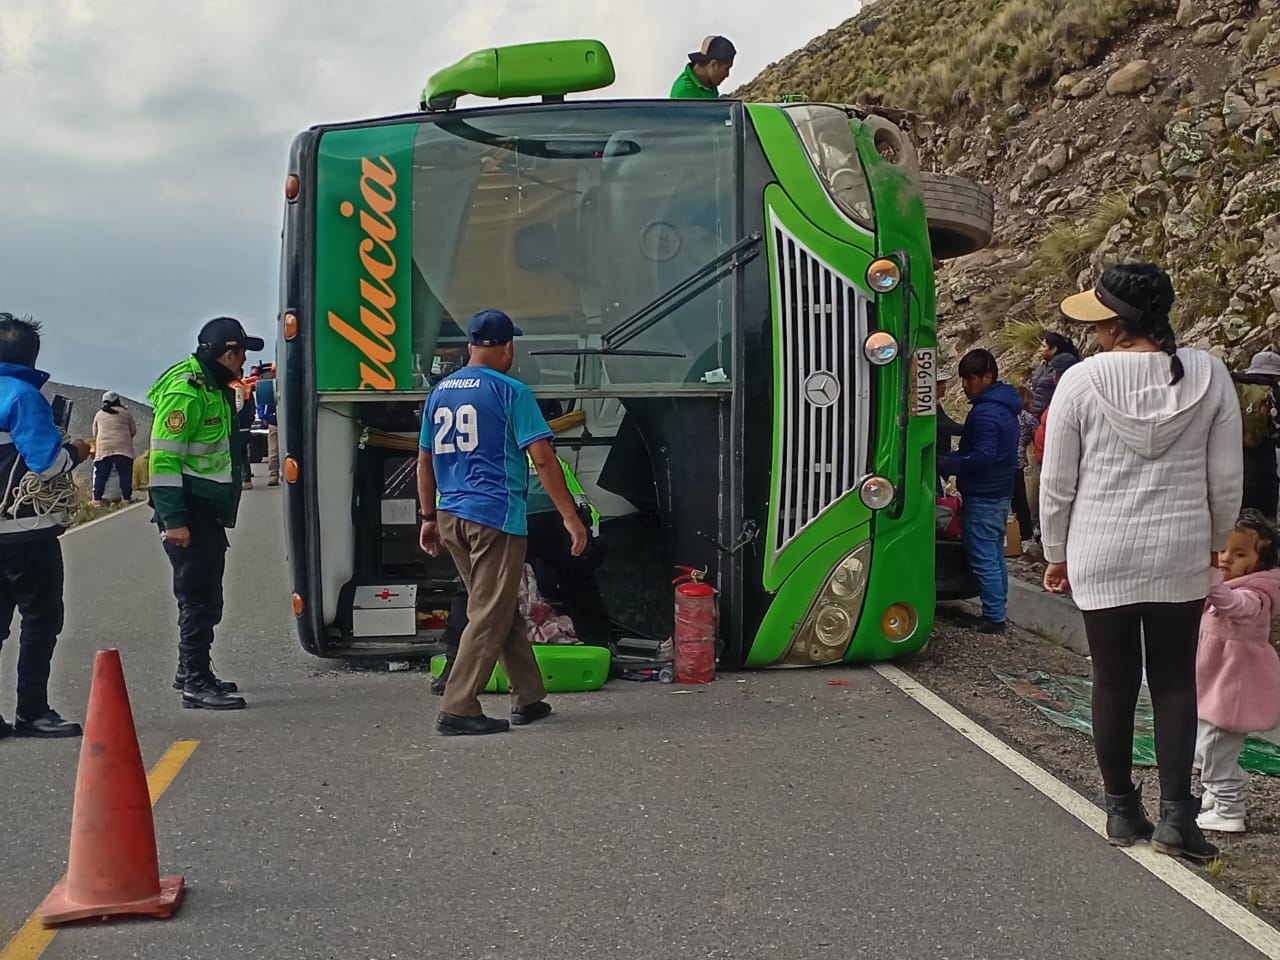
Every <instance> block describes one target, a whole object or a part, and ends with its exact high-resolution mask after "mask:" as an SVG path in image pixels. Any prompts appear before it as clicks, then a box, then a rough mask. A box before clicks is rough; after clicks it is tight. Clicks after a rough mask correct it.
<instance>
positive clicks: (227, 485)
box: [147, 355, 244, 529]
mask: <svg viewBox="0 0 1280 960" xmlns="http://www.w3.org/2000/svg"><path fill="white" fill-rule="evenodd" d="M147 400H148V401H150V403H151V405H152V406H153V407H154V408H155V420H154V423H153V425H152V428H151V455H150V468H151V477H150V501H151V506H152V507H153V508H154V509H155V511H156V514H157V515H158V517H159V520H160V522H161V524H163V526H164V528H165V529H173V528H175V527H185V526H186V525H187V511H188V509H189V508H190V507H191V506H192V504H193V501H200V502H201V503H202V504H203V505H204V506H206V507H208V508H209V509H211V510H212V511H213V512H214V514H215V515H216V516H217V518H218V520H219V521H220V522H221V523H222V525H223V526H224V527H234V526H235V524H236V514H237V512H238V511H239V507H240V484H241V482H242V475H243V471H244V464H243V463H241V462H240V461H241V457H242V453H241V447H240V444H239V443H234V444H233V443H232V442H231V436H232V432H233V431H234V430H235V429H236V426H237V425H236V413H235V401H234V398H233V395H232V393H231V391H230V390H229V389H224V388H223V387H221V386H220V385H219V384H218V381H217V380H216V379H214V375H213V372H212V371H210V370H209V369H207V368H206V367H205V365H204V364H203V363H201V361H200V359H199V358H198V357H196V356H195V355H192V356H190V357H188V358H187V359H186V360H183V361H182V362H181V363H179V364H177V365H175V366H173V367H170V368H169V369H168V370H166V371H165V372H164V374H163V375H162V376H161V377H160V379H159V380H157V381H156V383H155V385H154V386H153V387H152V388H151V389H150V390H149V391H148V392H147Z"/></svg>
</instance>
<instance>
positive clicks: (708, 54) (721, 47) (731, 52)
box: [689, 37, 738, 63]
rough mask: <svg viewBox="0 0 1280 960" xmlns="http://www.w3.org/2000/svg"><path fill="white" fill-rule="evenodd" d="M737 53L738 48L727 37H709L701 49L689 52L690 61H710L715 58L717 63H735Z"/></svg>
mask: <svg viewBox="0 0 1280 960" xmlns="http://www.w3.org/2000/svg"><path fill="white" fill-rule="evenodd" d="M737 55H738V51H737V49H736V48H735V47H734V45H733V44H732V43H730V42H729V39H728V38H727V37H707V38H706V39H705V40H703V41H702V49H701V50H697V51H695V52H694V53H691V54H689V62H690V63H708V62H709V61H711V60H715V61H716V62H717V63H733V58H734V57H736V56H737Z"/></svg>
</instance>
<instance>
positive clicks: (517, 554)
mask: <svg viewBox="0 0 1280 960" xmlns="http://www.w3.org/2000/svg"><path fill="white" fill-rule="evenodd" d="M520 332H521V331H520V330H519V328H518V327H516V326H515V324H513V323H512V322H511V318H510V317H508V316H507V315H506V314H505V313H503V312H502V311H500V310H481V311H480V312H479V313H477V314H476V315H475V316H473V317H472V318H471V319H470V320H469V321H468V322H467V340H468V344H469V346H468V353H469V356H470V362H469V363H468V364H467V366H465V367H463V368H462V369H461V370H458V371H456V372H454V373H451V374H449V376H447V377H445V378H444V379H443V380H441V381H440V382H439V383H438V384H436V386H435V388H434V389H433V390H432V391H431V395H430V396H429V397H428V398H427V403H426V408H425V410H424V411H423V417H422V437H421V440H420V443H419V447H420V448H419V452H418V504H419V509H420V510H421V512H422V528H421V532H420V535H419V542H420V543H421V545H422V549H423V550H425V551H426V552H427V553H428V554H430V555H431V556H433V557H434V556H439V554H440V546H441V544H443V545H444V546H445V548H446V549H448V551H449V555H450V556H451V557H452V558H453V562H454V564H455V565H456V566H457V568H458V573H459V575H460V576H461V577H462V582H463V584H464V585H465V586H466V589H467V626H466V628H465V629H464V630H463V631H462V637H461V639H460V641H459V646H458V656H457V659H456V661H454V664H453V669H452V670H451V671H450V678H449V683H448V685H447V687H446V688H445V694H444V703H443V705H442V709H441V711H440V714H439V716H438V717H437V718H436V730H437V732H439V733H441V734H445V735H455V736H456V735H468V736H469V735H475V734H488V733H501V732H503V731H505V730H507V729H508V728H509V726H510V724H509V723H508V721H506V720H502V719H498V718H494V717H486V716H485V715H484V711H483V710H482V709H481V707H480V698H479V693H480V691H481V690H483V689H484V687H485V684H486V683H488V681H489V677H490V675H491V674H492V673H493V668H494V665H495V664H496V663H497V662H498V661H501V662H502V668H503V670H504V671H505V673H506V675H507V679H508V680H509V682H510V686H511V700H512V709H511V721H510V722H511V723H515V724H516V725H523V724H527V723H533V722H534V721H536V720H541V719H543V718H544V717H547V716H549V715H550V714H551V705H550V704H549V703H547V702H546V700H545V697H546V688H545V687H544V686H543V682H542V671H541V669H540V668H539V667H538V661H537V660H536V659H535V658H534V655H533V647H532V646H531V645H530V643H529V638H528V636H527V634H526V633H525V628H524V620H523V618H521V617H520V616H519V615H518V613H517V610H516V595H517V594H518V592H519V589H520V581H521V579H522V577H523V574H524V561H525V551H526V537H527V534H528V525H527V521H526V516H525V509H526V498H527V496H528V488H529V473H528V469H527V467H526V459H525V457H526V454H527V455H528V456H529V457H531V458H532V459H533V463H534V467H535V469H536V470H537V472H538V477H539V479H540V480H541V481H542V485H543V486H544V487H545V488H546V491H547V493H548V495H549V496H550V497H551V500H552V502H553V503H554V504H555V505H556V509H557V510H558V511H559V513H560V517H561V520H562V522H563V524H564V528H565V530H566V531H567V532H568V534H569V538H570V543H571V546H570V551H571V552H572V554H573V555H574V556H575V557H576V556H581V555H582V552H583V550H585V549H586V546H587V530H586V527H585V526H584V525H583V523H582V519H581V518H580V517H579V516H578V511H577V504H575V503H574V501H573V497H572V496H570V494H569V490H568V488H567V486H566V485H565V480H564V474H563V473H562V472H561V469H560V465H559V463H558V462H557V459H556V455H555V451H554V449H552V446H551V435H552V434H551V428H550V427H548V426H547V421H546V420H545V419H544V418H543V416H542V413H541V412H540V411H539V410H538V404H537V402H536V401H535V400H534V398H533V394H532V393H531V392H530V390H529V388H528V387H526V386H525V385H524V384H523V383H521V382H520V381H519V380H515V379H513V378H512V377H509V376H507V373H508V371H510V370H511V366H512V363H513V362H514V359H515V343H514V341H515V338H516V337H518V336H520ZM437 489H438V490H439V497H440V498H439V506H438V507H437V505H436V504H437V501H436V492H437Z"/></svg>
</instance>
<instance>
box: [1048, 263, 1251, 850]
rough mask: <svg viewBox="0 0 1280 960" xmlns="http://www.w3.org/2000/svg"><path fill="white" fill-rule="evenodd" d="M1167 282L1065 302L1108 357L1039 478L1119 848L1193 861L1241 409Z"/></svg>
mask: <svg viewBox="0 0 1280 960" xmlns="http://www.w3.org/2000/svg"><path fill="white" fill-rule="evenodd" d="M1173 301H1174V292H1173V283H1172V281H1171V280H1170V279H1169V275H1168V274H1167V273H1165V272H1164V271H1163V270H1161V269H1160V268H1159V267H1157V266H1155V265H1154V264H1150V263H1128V264H1120V265H1118V266H1114V267H1109V268H1108V269H1107V270H1106V271H1105V272H1104V273H1103V274H1102V276H1101V278H1100V279H1099V280H1098V282H1097V284H1096V285H1095V287H1094V288H1093V289H1092V290H1086V291H1084V292H1083V293H1077V294H1075V295H1073V296H1071V297H1068V298H1067V299H1066V300H1064V301H1063V302H1062V305H1061V309H1062V313H1063V314H1064V315H1065V316H1066V317H1067V318H1068V319H1071V320H1076V321H1078V322H1080V323H1088V324H1090V325H1092V326H1093V329H1094V335H1095V337H1096V338H1097V341H1098V346H1099V347H1100V348H1101V350H1102V352H1101V353H1099V354H1097V355H1096V356H1092V357H1089V358H1088V359H1087V360H1083V361H1081V362H1080V363H1078V364H1076V365H1075V366H1074V367H1072V368H1071V369H1070V370H1068V371H1067V372H1066V373H1065V374H1064V375H1063V377H1062V379H1061V380H1060V381H1059V382H1058V386H1057V389H1056V390H1055V391H1054V395H1053V405H1052V407H1051V413H1050V416H1049V418H1048V420H1047V435H1046V440H1045V457H1044V469H1043V471H1042V473H1041V479H1040V523H1041V543H1042V546H1043V548H1044V556H1045V559H1046V560H1047V561H1048V562H1049V565H1048V567H1047V568H1046V570H1045V574H1044V586H1045V589H1047V590H1049V591H1051V592H1053V593H1066V592H1067V591H1068V590H1069V591H1070V592H1071V596H1072V599H1073V600H1074V601H1075V604H1076V606H1077V607H1079V608H1080V610H1081V613H1082V615H1083V618H1084V628H1085V635H1086V637H1087V639H1088V642H1089V653H1090V654H1091V656H1092V663H1093V734H1094V750H1095V752H1096V753H1097V757H1098V769H1099V771H1100V772H1101V774H1102V781H1103V784H1104V786H1105V789H1106V808H1107V826H1106V831H1107V839H1108V841H1109V842H1110V843H1112V844H1113V845H1116V846H1129V845H1131V844H1132V843H1133V842H1134V841H1135V840H1147V839H1149V840H1151V841H1152V845H1153V847H1154V848H1155V849H1156V850H1157V851H1158V852H1160V853H1166V854H1171V855H1181V856H1185V857H1188V858H1190V859H1193V860H1197V861H1202V862H1203V861H1208V860H1211V859H1212V858H1213V857H1214V856H1215V855H1216V854H1217V849H1216V848H1215V847H1214V846H1213V844H1211V843H1209V842H1208V841H1207V840H1205V838H1204V834H1203V833H1201V831H1200V827H1199V826H1198V825H1197V824H1196V817H1197V816H1198V814H1199V813H1200V803H1199V801H1198V800H1196V799H1194V798H1193V797H1192V795H1191V769H1192V766H1193V762H1194V759H1195V749H1196V726H1197V713H1196V647H1197V643H1198V638H1199V630H1200V617H1201V614H1202V613H1203V611H1204V602H1205V598H1206V597H1207V596H1208V595H1209V586H1210V583H1209V580H1210V570H1211V568H1213V567H1215V566H1217V552H1218V551H1220V550H1222V549H1223V548H1224V547H1226V545H1227V541H1228V539H1229V537H1230V536H1231V531H1232V529H1233V528H1234V526H1235V524H1236V518H1237V515H1238V514H1239V511H1240V494H1241V488H1242V486H1243V483H1242V479H1241V472H1240V407H1239V404H1238V403H1237V401H1236V395H1235V390H1234V389H1233V388H1232V383H1231V375H1230V374H1229V373H1228V372H1227V368H1226V365H1225V364H1223V363H1222V361H1221V360H1218V359H1217V358H1215V357H1213V356H1212V355H1210V354H1208V353H1206V352H1205V351H1203V350H1193V349H1189V348H1186V347H1181V348H1180V347H1179V346H1178V344H1177V340H1176V339H1175V337H1174V332H1173V327H1172V326H1171V324H1170V322H1169V311H1170V310H1171V309H1172V307H1173ZM1144 640H1145V643H1146V651H1147V656H1146V676H1147V683H1148V685H1149V686H1150V688H1151V703H1152V708H1153V711H1154V714H1155V730H1156V734H1155V739H1156V760H1157V763H1158V767H1159V774H1160V821H1159V823H1158V824H1156V825H1153V824H1152V823H1151V821H1150V820H1149V819H1148V817H1147V813H1146V810H1145V809H1144V807H1143V804H1142V794H1141V790H1140V788H1139V787H1136V786H1134V783H1133V721H1134V710H1135V708H1136V706H1137V703H1138V693H1139V690H1140V688H1141V686H1142V673H1143V656H1142V650H1143V643H1144Z"/></svg>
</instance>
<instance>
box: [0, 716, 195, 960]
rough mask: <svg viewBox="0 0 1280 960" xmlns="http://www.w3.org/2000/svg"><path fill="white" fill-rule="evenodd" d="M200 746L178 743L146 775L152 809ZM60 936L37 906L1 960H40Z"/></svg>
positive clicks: (192, 741) (6, 946) (171, 745)
mask: <svg viewBox="0 0 1280 960" xmlns="http://www.w3.org/2000/svg"><path fill="white" fill-rule="evenodd" d="M199 745H200V741H199V740H175V741H174V742H173V743H172V744H170V745H169V749H168V750H166V751H165V752H164V755H163V756H162V757H161V758H160V759H159V760H157V761H156V765H155V766H154V767H152V768H151V771H150V772H149V773H148V774H147V790H148V791H149V792H150V793H151V805H152V806H153V807H154V806H155V805H156V801H157V800H159V799H160V797H161V795H162V794H163V793H164V792H165V791H166V790H168V789H169V785H170V784H171V783H173V781H174V778H175V777H177V776H178V771H180V770H181V769H182V767H183V765H184V764H185V763H186V762H187V761H188V760H190V759H191V754H193V753H195V750H196V747H198V746H199ZM63 879H65V876H64V877H59V878H58V882H59V883H61V882H62V880H63ZM57 933H58V929H57V928H56V927H55V928H53V929H52V930H46V929H45V928H44V927H42V926H41V925H40V908H39V907H37V908H36V909H35V911H33V912H32V914H31V916H29V917H27V922H26V923H24V924H23V925H22V927H21V929H19V930H18V932H17V933H15V934H14V935H13V939H12V940H10V941H9V942H8V943H7V944H5V945H4V948H3V949H0V960H37V958H38V957H39V956H40V955H41V954H42V953H44V952H45V950H47V949H48V947H49V944H51V943H53V938H54V937H55V936H56V935H57Z"/></svg>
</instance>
